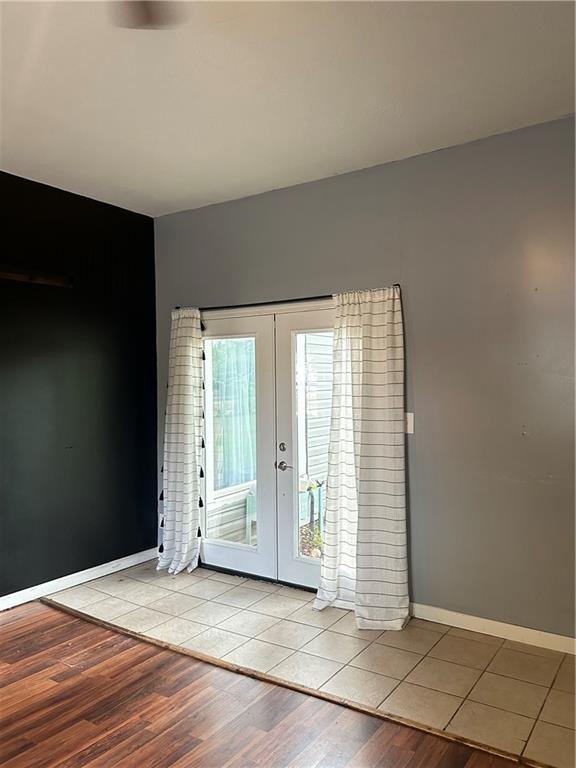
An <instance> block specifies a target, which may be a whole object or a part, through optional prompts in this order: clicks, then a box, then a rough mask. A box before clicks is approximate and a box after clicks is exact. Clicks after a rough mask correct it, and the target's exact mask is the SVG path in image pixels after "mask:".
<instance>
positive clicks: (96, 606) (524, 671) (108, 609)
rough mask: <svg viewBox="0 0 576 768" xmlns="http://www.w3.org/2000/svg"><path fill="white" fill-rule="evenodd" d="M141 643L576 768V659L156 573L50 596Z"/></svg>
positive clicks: (282, 593) (208, 575)
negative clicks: (397, 628)
mask: <svg viewBox="0 0 576 768" xmlns="http://www.w3.org/2000/svg"><path fill="white" fill-rule="evenodd" d="M51 599H52V600H54V601H55V602H58V603H61V604H62V605H65V606H69V607H71V608H75V609H77V610H79V611H82V612H83V613H85V614H87V615H89V616H94V617H96V618H98V619H103V620H105V621H108V622H110V623H112V624H115V625H117V626H118V627H123V628H126V629H130V630H132V631H134V632H138V633H141V634H142V635H145V636H148V637H151V638H155V639H157V640H162V641H165V642H169V643H172V644H174V645H181V646H182V647H185V648H190V649H192V650H197V651H201V652H202V653H205V654H208V655H210V656H215V657H217V658H221V659H224V660H226V661H230V662H232V663H234V664H238V665H240V666H243V667H248V668H250V669H254V670H257V671H259V672H266V673H270V674H272V675H275V676H276V677H280V678H283V679H285V680H289V681H291V682H295V683H299V684H301V685H305V686H307V687H308V688H316V689H320V690H322V691H324V692H326V693H328V694H331V695H333V696H336V697H338V698H340V699H346V700H350V701H354V702H358V703H360V704H363V705H365V706H368V707H373V708H374V709H379V710H381V711H383V712H388V713H391V714H393V715H398V716H400V717H403V718H406V719H408V720H412V721H414V722H417V723H421V724H422V725H426V726H432V727H434V728H437V729H444V730H446V731H448V732H450V733H453V734H456V735H459V736H462V737H464V738H468V739H472V740H474V741H477V742H480V743H483V744H486V745H488V746H493V747H497V748H500V749H503V750H507V751H509V752H514V753H517V754H523V755H524V756H525V757H527V758H530V759H532V760H535V761H539V762H542V763H546V764H548V765H552V766H556V768H574V765H575V757H574V744H575V740H576V733H575V720H574V680H575V668H574V656H570V655H567V654H562V653H557V652H555V651H549V650H547V649H545V648H538V647H536V646H532V645H525V644H523V643H516V642H512V641H509V640H504V639H503V638H500V637H492V636H489V635H483V634H479V633H477V632H469V631H467V630H463V629H457V628H454V627H448V626H446V625H444V624H436V623H433V622H428V621H423V620H421V619H412V620H411V621H410V623H409V625H408V626H407V627H406V628H405V629H403V630H402V631H401V632H375V631H366V630H359V629H358V628H357V627H356V623H355V620H354V616H353V615H352V614H351V613H350V612H348V611H343V610H340V609H338V608H328V609H325V610H323V611H315V610H313V608H312V601H313V599H314V595H313V593H311V592H307V591H305V590H299V589H293V588H291V587H284V586H281V585H279V584H269V583H267V582H263V581H258V580H255V579H247V578H243V577H239V576H234V575H231V574H227V573H218V572H216V571H211V570H209V569H207V568H199V569H197V570H196V571H194V573H191V574H189V573H180V574H178V576H168V575H167V574H166V572H165V571H157V570H156V563H155V562H149V563H144V564H143V565H139V566H136V567H134V568H130V569H128V570H126V571H122V572H120V573H117V574H114V575H112V576H105V577H104V578H101V579H96V580H95V581H92V582H89V583H88V584H84V585H82V586H79V587H73V588H71V589H66V590H64V591H63V592H58V593H56V594H54V595H51Z"/></svg>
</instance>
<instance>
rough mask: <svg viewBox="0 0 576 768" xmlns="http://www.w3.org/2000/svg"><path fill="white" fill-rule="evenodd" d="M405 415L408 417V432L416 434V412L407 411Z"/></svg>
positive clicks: (408, 433)
mask: <svg viewBox="0 0 576 768" xmlns="http://www.w3.org/2000/svg"><path fill="white" fill-rule="evenodd" d="M404 415H405V417H406V434H407V435H413V434H414V414H413V413H405V414H404Z"/></svg>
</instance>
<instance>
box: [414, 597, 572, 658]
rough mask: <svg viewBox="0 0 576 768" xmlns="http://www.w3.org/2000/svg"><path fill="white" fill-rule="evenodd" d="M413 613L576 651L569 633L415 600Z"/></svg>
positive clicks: (521, 640)
mask: <svg viewBox="0 0 576 768" xmlns="http://www.w3.org/2000/svg"><path fill="white" fill-rule="evenodd" d="M412 615H413V616H415V617H416V618H417V619H427V620H428V621H436V622H438V623H439V624H449V625H450V626H451V627H458V628H459V629H470V630H471V631H472V632H481V633H482V634H484V635H496V636H497V637H504V638H505V639H506V640H516V641H517V642H519V643H527V644H528V645H538V646H540V648H549V649H550V650H552V651H561V652H562V653H572V654H574V653H576V639H575V638H573V637H567V636H566V635H555V634H553V633H552V632H543V631H542V630H539V629H529V628H528V627H519V626H517V625H516V624H506V623H505V622H503V621H494V620H493V619H482V618H481V617H480V616H469V615H468V614H467V613H457V612H456V611H447V610H445V609H444V608H434V606H432V605H421V604H419V603H412Z"/></svg>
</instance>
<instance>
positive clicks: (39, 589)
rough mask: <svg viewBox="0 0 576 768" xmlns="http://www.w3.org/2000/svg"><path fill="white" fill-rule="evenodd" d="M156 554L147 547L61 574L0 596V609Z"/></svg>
mask: <svg viewBox="0 0 576 768" xmlns="http://www.w3.org/2000/svg"><path fill="white" fill-rule="evenodd" d="M157 555H158V550H157V549H156V548H154V549H147V550H145V551H144V552H136V553H135V554H134V555H128V556H127V557H121V558H120V559H119V560H112V561H111V562H110V563H103V564H102V565H97V566H96V567H95V568H87V569H86V570H85V571H78V572H77V573H71V574H69V575H68V576H62V577H61V578H59V579H53V580H52V581H46V582H44V583H43V584H37V585H36V586H35V587H28V589H21V590H20V591H19V592H12V593H11V594H10V595H4V597H0V611H4V610H6V608H13V607H14V606H15V605H22V603H28V602H30V600H37V599H38V598H39V597H44V596H45V595H51V594H52V592H59V591H60V590H61V589H68V587H77V586H78V584H84V583H86V582H87V581H92V579H98V578H100V576H108V575H109V574H111V573H116V571H122V570H124V568H130V567H131V566H133V565H139V564H140V563H145V562H146V561H147V560H153V559H154V558H155V557H157Z"/></svg>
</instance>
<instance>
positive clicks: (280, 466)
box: [276, 461, 294, 472]
mask: <svg viewBox="0 0 576 768" xmlns="http://www.w3.org/2000/svg"><path fill="white" fill-rule="evenodd" d="M276 469H279V470H280V471H281V472H286V470H287V469H294V467H291V466H290V464H286V462H285V461H277V462H276Z"/></svg>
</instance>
